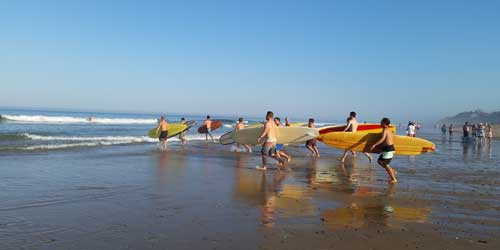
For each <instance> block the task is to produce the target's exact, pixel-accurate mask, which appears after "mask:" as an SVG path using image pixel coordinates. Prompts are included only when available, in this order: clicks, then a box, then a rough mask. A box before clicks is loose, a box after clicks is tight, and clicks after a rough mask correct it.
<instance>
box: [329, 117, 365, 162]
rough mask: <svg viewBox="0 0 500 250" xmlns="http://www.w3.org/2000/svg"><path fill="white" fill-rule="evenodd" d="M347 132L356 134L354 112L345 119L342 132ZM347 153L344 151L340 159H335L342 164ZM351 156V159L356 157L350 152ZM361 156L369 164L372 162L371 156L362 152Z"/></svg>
mask: <svg viewBox="0 0 500 250" xmlns="http://www.w3.org/2000/svg"><path fill="white" fill-rule="evenodd" d="M346 131H349V132H356V131H358V121H356V112H354V111H352V112H351V113H349V117H348V118H347V126H346V127H345V129H344V132H346ZM347 152H349V151H348V150H344V154H343V155H342V157H340V158H337V160H339V161H341V162H344V161H345V158H346V157H347ZM351 154H352V156H353V157H356V153H355V152H354V151H352V150H351ZM363 154H364V155H365V156H366V157H367V158H368V161H369V162H370V163H371V162H372V156H371V155H370V154H368V153H365V152H363Z"/></svg>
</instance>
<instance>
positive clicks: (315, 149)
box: [306, 118, 319, 157]
mask: <svg viewBox="0 0 500 250" xmlns="http://www.w3.org/2000/svg"><path fill="white" fill-rule="evenodd" d="M307 126H308V127H309V128H314V127H315V126H314V119H313V118H310V119H309V122H308V124H307ZM306 148H307V149H309V151H311V153H312V155H313V157H319V151H318V145H317V143H316V138H314V139H311V140H308V141H306Z"/></svg>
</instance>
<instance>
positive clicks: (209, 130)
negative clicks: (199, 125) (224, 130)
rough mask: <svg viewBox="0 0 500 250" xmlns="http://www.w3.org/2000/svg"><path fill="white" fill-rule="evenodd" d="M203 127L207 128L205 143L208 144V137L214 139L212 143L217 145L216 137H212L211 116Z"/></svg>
mask: <svg viewBox="0 0 500 250" xmlns="http://www.w3.org/2000/svg"><path fill="white" fill-rule="evenodd" d="M203 126H205V127H207V133H206V134H205V141H206V142H207V143H208V137H209V136H210V138H211V139H212V142H213V143H215V140H214V137H213V136H212V120H210V116H209V115H207V119H206V120H205V121H204V122H203Z"/></svg>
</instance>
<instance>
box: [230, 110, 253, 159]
mask: <svg viewBox="0 0 500 250" xmlns="http://www.w3.org/2000/svg"><path fill="white" fill-rule="evenodd" d="M244 128H245V123H243V118H242V117H240V118H239V119H238V123H236V126H235V127H234V131H238V130H240V129H244ZM236 147H238V150H239V148H240V144H239V143H237V144H236ZM243 147H245V148H246V149H247V151H248V152H249V153H251V152H252V148H251V147H250V146H249V145H247V144H243Z"/></svg>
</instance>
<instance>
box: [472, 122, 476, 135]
mask: <svg viewBox="0 0 500 250" xmlns="http://www.w3.org/2000/svg"><path fill="white" fill-rule="evenodd" d="M472 137H473V138H476V137H477V127H476V124H475V123H473V124H472Z"/></svg>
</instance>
